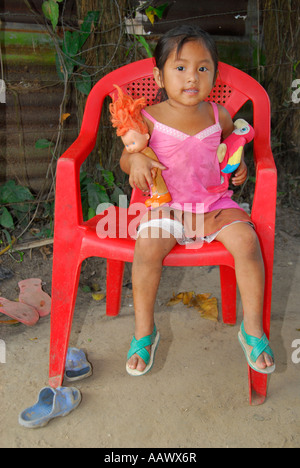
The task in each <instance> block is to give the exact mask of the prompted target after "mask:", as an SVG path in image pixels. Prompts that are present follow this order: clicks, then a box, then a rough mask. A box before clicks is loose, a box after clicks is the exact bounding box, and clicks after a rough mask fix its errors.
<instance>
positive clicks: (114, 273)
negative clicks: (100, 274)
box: [106, 259, 125, 317]
mask: <svg viewBox="0 0 300 468" xmlns="http://www.w3.org/2000/svg"><path fill="white" fill-rule="evenodd" d="M124 267H125V262H122V261H119V260H110V259H108V260H107V271H106V315H109V316H110V317H115V316H116V315H118V314H119V312H120V307H121V298H122V285H123V275H124Z"/></svg>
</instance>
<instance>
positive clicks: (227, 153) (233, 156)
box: [207, 119, 254, 193]
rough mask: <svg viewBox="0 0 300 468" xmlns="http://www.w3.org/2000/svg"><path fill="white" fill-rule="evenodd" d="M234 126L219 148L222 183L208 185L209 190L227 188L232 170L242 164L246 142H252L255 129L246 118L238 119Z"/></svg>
mask: <svg viewBox="0 0 300 468" xmlns="http://www.w3.org/2000/svg"><path fill="white" fill-rule="evenodd" d="M234 127H235V130H234V131H233V132H232V133H231V135H229V137H227V138H226V139H225V140H224V141H223V143H221V144H220V145H219V147H218V150H217V156H218V159H219V163H220V169H221V184H220V185H216V186H210V187H208V188H207V190H208V191H209V192H214V193H216V192H223V191H224V190H227V188H228V185H229V179H230V176H231V174H232V172H234V171H235V170H236V169H237V168H238V167H239V165H240V162H241V159H242V154H243V149H244V146H245V144H246V143H250V141H252V140H253V138H254V129H253V128H252V127H251V125H250V124H248V122H246V120H243V119H238V120H236V121H235V122H234Z"/></svg>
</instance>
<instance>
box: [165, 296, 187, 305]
mask: <svg viewBox="0 0 300 468" xmlns="http://www.w3.org/2000/svg"><path fill="white" fill-rule="evenodd" d="M182 298H183V293H179V294H177V295H176V296H175V294H174V293H173V297H172V298H171V299H170V300H169V302H167V306H173V305H175V304H179V302H181V301H182Z"/></svg>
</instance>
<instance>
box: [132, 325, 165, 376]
mask: <svg viewBox="0 0 300 468" xmlns="http://www.w3.org/2000/svg"><path fill="white" fill-rule="evenodd" d="M159 339H160V335H159V332H158V331H157V329H156V326H155V325H154V330H153V332H152V334H151V335H147V336H144V337H143V338H141V339H139V340H137V339H136V338H135V337H133V339H132V342H131V346H130V350H129V352H128V355H127V359H128V360H127V363H126V370H127V372H128V374H130V375H133V376H138V375H144V374H146V372H149V370H150V369H151V368H152V366H153V363H154V356H155V352H156V349H157V346H158V343H159Z"/></svg>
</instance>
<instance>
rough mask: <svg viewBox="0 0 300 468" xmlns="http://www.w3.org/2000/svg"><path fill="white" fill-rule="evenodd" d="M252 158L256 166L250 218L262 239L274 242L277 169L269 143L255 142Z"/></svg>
mask: <svg viewBox="0 0 300 468" xmlns="http://www.w3.org/2000/svg"><path fill="white" fill-rule="evenodd" d="M254 160H255V166H256V185H255V192H254V199H253V206H252V213H251V218H252V220H253V222H254V223H255V225H256V229H257V231H258V232H260V233H261V235H262V237H263V240H264V241H266V242H274V234H275V217H276V198H277V169H276V166H275V162H274V158H273V154H272V151H271V147H270V145H269V144H268V143H267V142H266V144H262V142H260V143H259V145H258V144H257V143H256V144H255V145H254Z"/></svg>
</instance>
